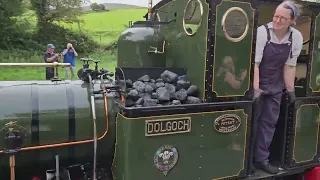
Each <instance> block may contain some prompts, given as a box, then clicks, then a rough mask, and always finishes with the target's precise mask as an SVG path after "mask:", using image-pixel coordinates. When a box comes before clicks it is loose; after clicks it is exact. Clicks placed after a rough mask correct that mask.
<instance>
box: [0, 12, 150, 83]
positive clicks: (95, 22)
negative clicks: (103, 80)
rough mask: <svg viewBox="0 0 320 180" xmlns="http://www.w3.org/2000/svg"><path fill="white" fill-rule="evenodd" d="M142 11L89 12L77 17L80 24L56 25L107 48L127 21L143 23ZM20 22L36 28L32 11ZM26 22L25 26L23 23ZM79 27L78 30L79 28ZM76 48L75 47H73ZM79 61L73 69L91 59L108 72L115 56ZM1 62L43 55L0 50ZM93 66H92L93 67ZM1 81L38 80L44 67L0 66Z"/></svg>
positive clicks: (40, 59) (102, 52)
mask: <svg viewBox="0 0 320 180" xmlns="http://www.w3.org/2000/svg"><path fill="white" fill-rule="evenodd" d="M145 13H146V10H145V9H118V10H112V11H107V12H92V13H87V14H84V15H82V16H81V17H80V19H81V20H82V21H83V22H81V23H80V24H79V25H78V23H72V24H67V23H59V22H56V23H57V24H60V25H61V26H64V27H65V28H68V29H71V30H73V31H79V30H81V31H83V32H86V34H88V35H89V36H91V37H93V39H94V40H95V41H96V42H98V43H100V44H103V45H108V44H112V43H115V42H116V41H117V38H118V37H119V35H120V34H121V32H122V31H123V30H125V29H126V28H127V26H128V23H129V21H130V20H132V21H133V22H134V21H138V20H144V18H143V16H144V15H145ZM17 19H19V22H20V23H23V24H24V27H25V26H26V24H27V25H28V28H26V30H28V31H33V30H35V29H36V25H37V24H36V22H37V21H36V18H35V16H34V13H33V12H32V11H28V13H26V14H24V16H22V17H18V18H17ZM26 22H27V23H26ZM79 26H80V29H79ZM75 49H77V46H75ZM45 50H46V47H43V51H45ZM79 56H80V57H79V58H78V59H77V60H76V61H77V62H76V66H77V67H76V69H77V70H78V69H80V68H81V66H82V62H80V61H79V59H80V58H81V57H91V58H95V59H99V60H101V63H100V64H101V65H100V68H102V67H103V68H107V69H109V70H111V71H114V68H115V66H116V59H115V58H116V56H115V53H114V52H108V51H105V50H104V49H101V50H95V52H94V53H91V54H79ZM1 62H5V63H7V62H10V63H15V62H34V63H36V62H41V63H42V62H43V53H41V52H40V53H39V52H29V51H28V52H25V51H23V50H18V51H5V50H0V63H1ZM92 65H93V64H92ZM0 71H1V73H0V80H37V79H39V80H41V79H45V74H44V68H33V69H30V68H28V69H25V68H5V69H4V68H1V67H0ZM59 73H60V76H61V77H62V78H63V77H64V71H63V69H61V68H60V70H59Z"/></svg>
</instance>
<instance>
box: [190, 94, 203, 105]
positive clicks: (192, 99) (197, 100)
mask: <svg viewBox="0 0 320 180" xmlns="http://www.w3.org/2000/svg"><path fill="white" fill-rule="evenodd" d="M199 103H201V99H199V98H197V97H193V96H188V97H187V104H199Z"/></svg>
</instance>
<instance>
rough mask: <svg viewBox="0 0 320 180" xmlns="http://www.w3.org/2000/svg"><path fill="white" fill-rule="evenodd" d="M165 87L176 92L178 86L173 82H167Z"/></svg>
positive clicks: (171, 91)
mask: <svg viewBox="0 0 320 180" xmlns="http://www.w3.org/2000/svg"><path fill="white" fill-rule="evenodd" d="M164 87H165V88H166V89H167V90H168V91H169V92H170V93H174V92H176V87H175V86H174V85H172V84H169V83H166V84H165V85H164Z"/></svg>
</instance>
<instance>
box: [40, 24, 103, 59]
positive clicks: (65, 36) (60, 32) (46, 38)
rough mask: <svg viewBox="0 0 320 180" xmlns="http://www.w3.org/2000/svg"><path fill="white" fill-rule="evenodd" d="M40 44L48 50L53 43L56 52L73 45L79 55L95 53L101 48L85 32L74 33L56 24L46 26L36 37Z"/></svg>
mask: <svg viewBox="0 0 320 180" xmlns="http://www.w3.org/2000/svg"><path fill="white" fill-rule="evenodd" d="M34 39H36V40H37V41H38V42H39V44H42V47H43V48H44V49H46V46H47V44H49V43H52V44H54V46H55V47H56V52H59V51H62V50H63V49H64V48H66V46H67V43H72V44H73V46H74V47H75V48H76V49H77V51H78V52H79V53H81V52H84V53H86V52H88V53H90V52H93V51H94V50H95V49H97V48H100V46H99V45H98V44H97V43H96V42H95V41H94V40H93V39H92V38H90V37H89V36H87V35H86V32H85V31H82V32H73V31H71V30H68V29H65V28H63V27H61V26H59V25H56V24H46V26H44V27H42V28H40V29H39V31H38V33H36V34H35V35H34Z"/></svg>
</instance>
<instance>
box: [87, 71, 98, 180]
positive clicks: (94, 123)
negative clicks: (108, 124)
mask: <svg viewBox="0 0 320 180" xmlns="http://www.w3.org/2000/svg"><path fill="white" fill-rule="evenodd" d="M88 76H89V84H90V96H91V109H92V121H93V180H96V179H97V175H96V168H97V125H96V107H95V102H94V89H93V85H92V77H91V75H90V74H88Z"/></svg>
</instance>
